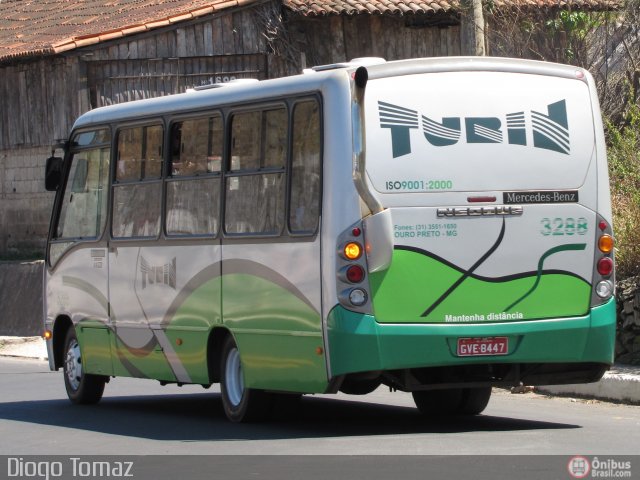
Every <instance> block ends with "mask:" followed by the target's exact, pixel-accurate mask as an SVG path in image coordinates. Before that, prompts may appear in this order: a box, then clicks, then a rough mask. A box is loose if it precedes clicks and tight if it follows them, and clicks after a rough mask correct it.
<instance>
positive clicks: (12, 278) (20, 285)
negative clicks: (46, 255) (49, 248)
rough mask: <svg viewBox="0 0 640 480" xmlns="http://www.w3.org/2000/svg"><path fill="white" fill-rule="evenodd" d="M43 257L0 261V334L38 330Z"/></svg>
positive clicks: (37, 333) (36, 333) (39, 324)
mask: <svg viewBox="0 0 640 480" xmlns="http://www.w3.org/2000/svg"><path fill="white" fill-rule="evenodd" d="M43 267H44V262H43V261H37V262H0V336H20V337H28V336H35V335H41V334H42V328H43V327H42V270H43Z"/></svg>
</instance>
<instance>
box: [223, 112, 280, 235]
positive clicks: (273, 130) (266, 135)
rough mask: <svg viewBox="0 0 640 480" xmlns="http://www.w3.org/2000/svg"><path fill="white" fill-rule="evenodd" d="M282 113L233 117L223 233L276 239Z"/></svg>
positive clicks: (244, 114) (278, 227) (245, 114)
mask: <svg viewBox="0 0 640 480" xmlns="http://www.w3.org/2000/svg"><path fill="white" fill-rule="evenodd" d="M286 119H287V110H286V109H285V108H284V107H277V108H270V109H265V110H262V111H258V112H248V113H238V114H234V115H233V117H232V119H231V165H230V169H231V172H229V173H228V174H227V178H226V186H225V195H226V202H225V209H226V210H225V232H226V233H228V234H247V233H249V234H262V235H280V234H281V233H282V230H283V226H284V194H285V159H286V145H287V120H286Z"/></svg>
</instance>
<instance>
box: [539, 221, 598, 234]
mask: <svg viewBox="0 0 640 480" xmlns="http://www.w3.org/2000/svg"><path fill="white" fill-rule="evenodd" d="M540 225H541V227H542V228H541V230H540V233H542V235H544V236H545V237H546V236H550V235H551V236H564V235H566V236H572V235H584V234H586V233H587V230H588V229H589V226H588V222H587V219H586V218H583V217H580V218H573V217H565V218H562V217H556V218H543V219H542V220H540Z"/></svg>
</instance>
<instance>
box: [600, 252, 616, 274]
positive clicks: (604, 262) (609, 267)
mask: <svg viewBox="0 0 640 480" xmlns="http://www.w3.org/2000/svg"><path fill="white" fill-rule="evenodd" d="M611 272H613V260H612V259H611V258H609V257H604V258H601V259H600V260H598V273H599V274H600V275H602V276H603V277H608V276H609V275H611Z"/></svg>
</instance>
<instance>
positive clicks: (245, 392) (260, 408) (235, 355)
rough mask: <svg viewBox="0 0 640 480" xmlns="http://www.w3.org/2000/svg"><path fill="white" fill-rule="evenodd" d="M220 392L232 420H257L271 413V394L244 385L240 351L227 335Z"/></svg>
mask: <svg viewBox="0 0 640 480" xmlns="http://www.w3.org/2000/svg"><path fill="white" fill-rule="evenodd" d="M220 392H221V394H222V406H223V408H224V413H225V415H226V416H227V418H228V419H229V420H231V421H232V422H236V423H239V422H257V421H260V420H264V419H265V418H266V417H267V416H268V415H269V413H271V408H272V406H273V396H272V395H271V394H269V393H267V392H265V391H264V390H256V389H253V388H245V387H244V379H243V375H242V365H241V363H240V352H239V350H238V347H237V346H236V342H235V341H234V340H233V337H231V336H229V337H227V339H226V340H225V342H224V345H223V347H222V360H221V363H220Z"/></svg>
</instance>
